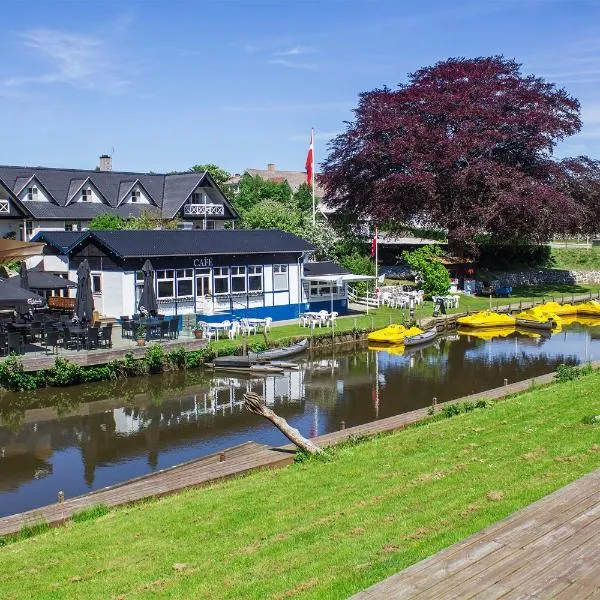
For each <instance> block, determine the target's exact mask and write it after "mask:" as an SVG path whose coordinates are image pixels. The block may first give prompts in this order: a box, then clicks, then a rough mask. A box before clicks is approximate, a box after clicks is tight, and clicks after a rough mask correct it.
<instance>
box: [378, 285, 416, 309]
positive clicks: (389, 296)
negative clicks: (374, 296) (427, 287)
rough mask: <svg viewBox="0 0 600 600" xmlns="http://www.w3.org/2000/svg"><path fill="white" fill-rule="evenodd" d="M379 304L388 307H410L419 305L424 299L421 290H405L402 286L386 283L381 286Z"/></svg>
mask: <svg viewBox="0 0 600 600" xmlns="http://www.w3.org/2000/svg"><path fill="white" fill-rule="evenodd" d="M380 291H381V296H380V298H379V301H380V304H383V305H386V306H389V307H390V308H410V305H411V302H412V303H413V306H420V305H421V304H423V301H424V293H423V290H406V289H405V287H404V286H400V285H388V286H384V287H382V288H381V290H380Z"/></svg>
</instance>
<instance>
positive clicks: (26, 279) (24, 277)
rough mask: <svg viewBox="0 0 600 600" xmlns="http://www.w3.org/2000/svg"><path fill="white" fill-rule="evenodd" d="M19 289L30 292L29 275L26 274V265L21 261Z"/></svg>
mask: <svg viewBox="0 0 600 600" xmlns="http://www.w3.org/2000/svg"><path fill="white" fill-rule="evenodd" d="M21 287H22V288H23V289H24V290H30V289H31V288H30V287H29V274H28V273H27V263H26V262H25V261H24V260H23V261H21Z"/></svg>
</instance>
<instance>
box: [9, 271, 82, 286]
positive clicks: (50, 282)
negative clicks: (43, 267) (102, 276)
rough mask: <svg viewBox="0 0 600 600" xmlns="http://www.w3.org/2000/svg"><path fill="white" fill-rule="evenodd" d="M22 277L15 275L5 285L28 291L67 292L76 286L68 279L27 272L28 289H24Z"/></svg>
mask: <svg viewBox="0 0 600 600" xmlns="http://www.w3.org/2000/svg"><path fill="white" fill-rule="evenodd" d="M22 277H23V275H22V274H21V275H17V276H15V277H10V278H9V279H7V280H6V281H7V283H10V284H11V285H14V286H18V287H20V288H23V289H28V290H67V289H69V288H76V287H77V284H76V283H75V282H74V281H71V280H70V279H65V278H64V277H59V276H58V275H54V274H53V273H46V272H45V271H27V282H28V287H27V288H24V286H23V283H22Z"/></svg>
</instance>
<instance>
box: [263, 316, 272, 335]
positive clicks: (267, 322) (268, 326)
mask: <svg viewBox="0 0 600 600" xmlns="http://www.w3.org/2000/svg"><path fill="white" fill-rule="evenodd" d="M272 322H273V317H267V318H266V319H265V333H266V332H267V331H270V330H271V323H272Z"/></svg>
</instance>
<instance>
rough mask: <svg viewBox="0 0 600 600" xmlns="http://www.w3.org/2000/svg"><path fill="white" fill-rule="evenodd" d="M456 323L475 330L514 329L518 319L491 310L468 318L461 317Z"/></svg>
mask: <svg viewBox="0 0 600 600" xmlns="http://www.w3.org/2000/svg"><path fill="white" fill-rule="evenodd" d="M456 321H457V323H458V324H459V325H460V326H462V327H473V328H475V329H479V328H481V329H487V328H492V327H514V326H515V325H516V319H515V318H514V317H511V316H510V315H505V314H503V313H495V312H491V311H489V310H484V311H482V312H478V313H475V314H474V315H468V316H466V317H459V318H458V319H456Z"/></svg>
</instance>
